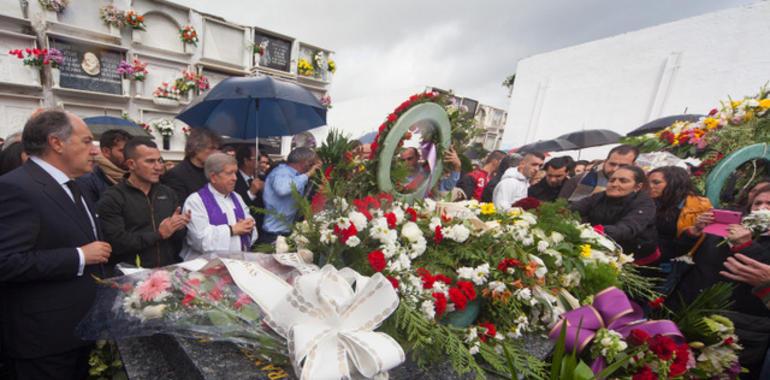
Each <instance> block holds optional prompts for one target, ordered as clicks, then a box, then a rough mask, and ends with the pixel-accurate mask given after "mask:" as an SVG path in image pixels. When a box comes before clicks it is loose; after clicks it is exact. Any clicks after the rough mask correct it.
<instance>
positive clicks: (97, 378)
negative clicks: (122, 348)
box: [88, 340, 128, 380]
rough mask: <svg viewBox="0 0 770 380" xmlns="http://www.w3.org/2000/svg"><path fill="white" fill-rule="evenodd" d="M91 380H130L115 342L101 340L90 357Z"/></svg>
mask: <svg viewBox="0 0 770 380" xmlns="http://www.w3.org/2000/svg"><path fill="white" fill-rule="evenodd" d="M88 366H89V369H88V378H89V380H125V379H128V376H127V375H126V371H125V369H124V368H123V362H122V361H121V360H120V353H119V352H118V347H117V345H116V344H115V342H113V341H111V340H99V341H97V342H96V344H95V346H94V348H93V350H91V355H90V356H89V357H88Z"/></svg>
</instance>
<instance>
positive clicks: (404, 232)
mask: <svg viewBox="0 0 770 380" xmlns="http://www.w3.org/2000/svg"><path fill="white" fill-rule="evenodd" d="M401 236H403V237H404V239H406V240H409V241H410V242H416V241H417V240H418V239H420V238H422V237H423V236H422V231H421V230H420V227H419V226H418V225H417V223H414V222H407V223H406V224H404V226H403V227H402V228H401Z"/></svg>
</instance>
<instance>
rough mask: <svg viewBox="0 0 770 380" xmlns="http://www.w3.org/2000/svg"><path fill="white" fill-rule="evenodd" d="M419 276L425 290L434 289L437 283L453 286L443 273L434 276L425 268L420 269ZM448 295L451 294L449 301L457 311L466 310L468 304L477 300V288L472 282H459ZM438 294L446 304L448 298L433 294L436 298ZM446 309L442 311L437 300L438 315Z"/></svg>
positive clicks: (451, 288)
mask: <svg viewBox="0 0 770 380" xmlns="http://www.w3.org/2000/svg"><path fill="white" fill-rule="evenodd" d="M417 274H418V275H419V276H420V279H422V287H423V289H432V288H433V284H435V283H436V281H439V282H443V283H444V284H446V285H450V286H451V285H452V279H451V278H449V277H447V276H445V275H443V274H441V273H437V274H435V275H433V274H431V273H430V272H429V271H428V270H427V269H425V268H418V269H417ZM448 293H449V300H450V301H452V303H453V304H454V305H455V309H457V310H463V309H465V307H466V306H467V305H468V302H470V301H473V300H474V299H476V288H475V287H474V286H473V283H472V282H470V281H457V283H456V284H455V286H452V287H450V288H449V292H448ZM436 294H441V296H442V297H443V299H444V302H446V297H445V296H444V294H443V293H433V297H434V298H436ZM445 308H446V305H444V309H445ZM444 309H441V308H440V307H439V301H438V298H437V299H436V314H437V315H441V314H443V312H444V311H443V310H444ZM439 310H441V311H439Z"/></svg>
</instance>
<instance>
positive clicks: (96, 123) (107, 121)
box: [83, 116, 154, 140]
mask: <svg viewBox="0 0 770 380" xmlns="http://www.w3.org/2000/svg"><path fill="white" fill-rule="evenodd" d="M83 121H84V122H85V123H86V125H87V126H88V129H90V130H91V133H93V134H94V138H95V139H97V140H98V139H99V138H100V137H102V134H103V133H104V132H107V131H109V130H111V129H120V130H122V131H126V132H128V133H129V134H130V135H131V136H134V137H149V138H154V137H152V135H151V134H149V133H147V131H145V130H144V129H143V128H142V127H140V126H138V125H136V123H134V122H133V121H131V120H126V119H123V118H120V117H115V116H93V117H87V118H85V119H83Z"/></svg>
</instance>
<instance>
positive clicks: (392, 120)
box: [369, 91, 439, 167]
mask: <svg viewBox="0 0 770 380" xmlns="http://www.w3.org/2000/svg"><path fill="white" fill-rule="evenodd" d="M438 96H439V95H438V93H437V92H433V91H427V92H423V93H419V94H414V95H412V96H410V97H409V99H407V100H405V101H404V102H403V103H401V105H399V106H398V107H396V109H395V110H393V112H391V113H390V114H389V115H388V116H387V117H386V118H385V121H384V122H383V123H382V124H380V128H379V129H378V130H377V136H375V137H374V142H372V145H371V153H369V159H370V160H371V161H372V164H374V165H375V166H374V167H376V164H377V162H378V161H379V155H380V152H381V151H382V147H381V145H382V144H383V143H384V141H385V138H386V137H387V136H388V133H390V131H391V129H393V126H395V125H396V121H398V118H399V117H401V115H403V114H404V113H406V111H409V110H410V109H411V108H412V107H414V106H416V105H418V104H422V103H427V102H434V101H435V100H436V99H437V98H438Z"/></svg>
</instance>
